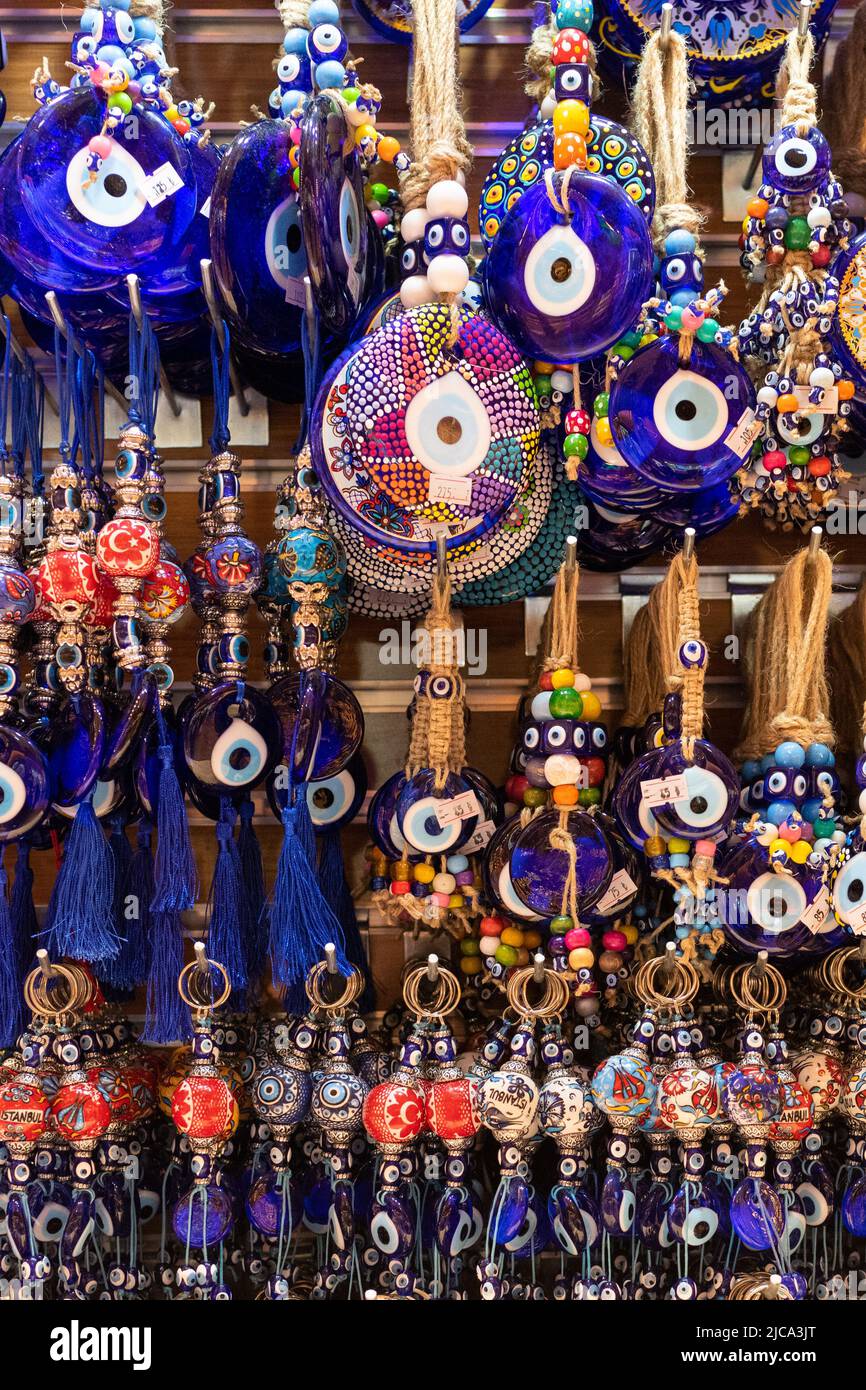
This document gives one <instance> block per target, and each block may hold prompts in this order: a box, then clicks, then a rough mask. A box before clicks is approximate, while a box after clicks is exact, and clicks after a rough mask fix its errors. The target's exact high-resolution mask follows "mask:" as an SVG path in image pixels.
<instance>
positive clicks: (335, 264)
mask: <svg viewBox="0 0 866 1390" xmlns="http://www.w3.org/2000/svg"><path fill="white" fill-rule="evenodd" d="M347 151H348V153H347ZM300 200H301V230H302V235H303V242H304V247H305V249H306V253H307V264H308V267H309V274H310V281H311V283H312V287H313V295H314V297H315V301H316V308H317V310H318V313H319V318H320V321H321V323H322V326H323V328H324V330H325V331H326V332H328V333H334V334H337V335H338V336H340V337H342V338H345V337H347V336H348V334H349V333H350V332H351V330H352V328H353V326H354V324H355V322H356V321H357V319H358V318H359V317H360V316H361V314H362V313H363V312H364V311H365V309H366V307H367V306H368V304H369V302H370V301H371V300H372V299H373V298H374V296H376V295H378V294H379V293H381V289H382V275H381V270H382V263H381V260H380V259H379V257H377V256H376V254H375V253H374V251H373V242H374V239H375V238H376V237H377V236H378V231H377V229H376V227H375V224H374V223H373V221H372V219H371V217H370V215H369V213H368V212H367V209H366V206H365V203H364V186H363V183H362V180H361V169H360V164H359V162H358V154H357V151H356V149H355V145H354V141H353V140H352V137H351V135H350V133H349V127H348V126H347V125H346V118H345V116H344V115H343V112H342V110H341V109H340V108H339V107H338V106H337V104H336V103H335V102H334V101H333V100H332V99H331V98H330V97H327V96H319V97H316V98H315V99H314V100H313V101H311V102H310V103H309V104H308V105H307V107H306V110H305V111H304V116H303V121H302V137H301V162H300Z"/></svg>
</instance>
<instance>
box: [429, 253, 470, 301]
mask: <svg viewBox="0 0 866 1390" xmlns="http://www.w3.org/2000/svg"><path fill="white" fill-rule="evenodd" d="M427 279H428V281H429V284H430V288H431V290H434V291H435V293H436V294H460V292H461V291H462V290H465V288H466V286H467V285H468V283H469V266H468V265H467V264H466V262H465V261H464V259H463V257H462V256H452V255H449V254H447V253H446V254H445V255H444V256H434V257H433V259H432V261H431V262H430V264H429V265H428V267H427Z"/></svg>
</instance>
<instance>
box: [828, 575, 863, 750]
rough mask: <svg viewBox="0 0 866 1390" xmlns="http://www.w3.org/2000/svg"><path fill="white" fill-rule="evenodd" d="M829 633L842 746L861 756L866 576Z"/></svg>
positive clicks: (833, 692)
mask: <svg viewBox="0 0 866 1390" xmlns="http://www.w3.org/2000/svg"><path fill="white" fill-rule="evenodd" d="M829 636H830V640H829V641H828V643H827V652H828V657H829V662H830V668H831V698H832V711H833V724H834V727H835V729H836V734H837V737H838V741H839V745H840V747H842V748H844V749H845V751H846V752H847V753H850V754H851V755H852V756H856V757H859V756H860V754H861V753H862V752H863V740H864V738H866V580H864V581H862V582H861V584H860V588H859V589H858V590H857V593H856V595H855V597H854V602H853V603H850V604H849V605H848V607H847V608H844V609H843V610H842V612H841V613H840V614H839V616H838V618H834V619H833V620H832V622H831V624H830V629H829Z"/></svg>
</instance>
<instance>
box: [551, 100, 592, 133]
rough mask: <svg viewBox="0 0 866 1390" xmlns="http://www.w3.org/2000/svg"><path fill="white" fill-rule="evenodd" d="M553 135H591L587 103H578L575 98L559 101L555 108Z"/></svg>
mask: <svg viewBox="0 0 866 1390" xmlns="http://www.w3.org/2000/svg"><path fill="white" fill-rule="evenodd" d="M553 133H554V135H582V136H587V135H588V134H589V107H588V106H587V104H586V102H585V101H577V100H576V99H575V98H573V97H568V98H567V99H566V100H565V101H558V102H557V103H556V106H555V107H554V108H553Z"/></svg>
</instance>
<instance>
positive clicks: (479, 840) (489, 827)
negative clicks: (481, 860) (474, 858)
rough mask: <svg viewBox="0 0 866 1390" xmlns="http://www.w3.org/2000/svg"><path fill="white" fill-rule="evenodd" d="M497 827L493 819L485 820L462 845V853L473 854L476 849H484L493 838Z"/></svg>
mask: <svg viewBox="0 0 866 1390" xmlns="http://www.w3.org/2000/svg"><path fill="white" fill-rule="evenodd" d="M495 829H496V826H495V824H494V822H493V821H492V820H483V821H482V822H481V824H480V825H479V827H478V829H477V830H475V831H473V833H472V835H470V837H469V839H468V840H467V841H466V844H465V845H463V846H462V848H461V850H460V853H461V854H473V853H474V852H475V851H476V850H479V849H483V848H484V846H485V845H486V844H488V843H489V842H490V840H492V839H493V832H494V830H495Z"/></svg>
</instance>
